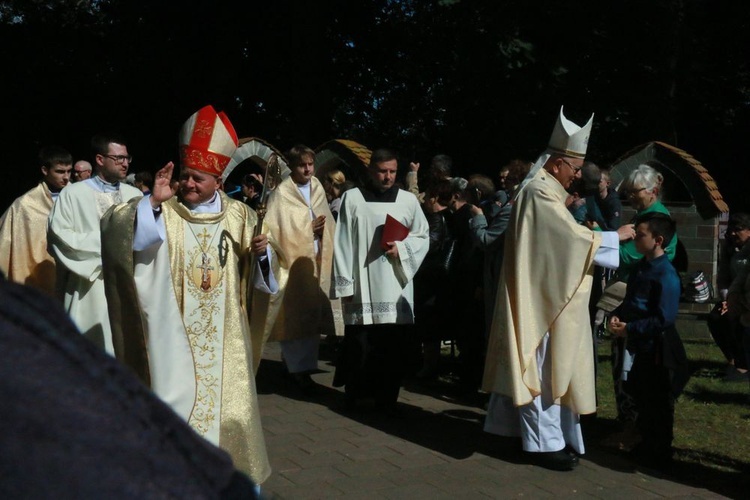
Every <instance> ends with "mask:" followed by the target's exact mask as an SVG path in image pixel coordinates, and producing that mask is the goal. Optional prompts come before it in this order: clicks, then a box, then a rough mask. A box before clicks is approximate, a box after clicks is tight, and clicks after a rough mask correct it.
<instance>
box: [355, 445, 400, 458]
mask: <svg viewBox="0 0 750 500" xmlns="http://www.w3.org/2000/svg"><path fill="white" fill-rule="evenodd" d="M346 456H347V457H349V458H351V459H352V460H354V461H364V460H374V459H378V458H389V457H395V456H401V455H400V454H399V453H397V452H396V451H394V450H393V449H391V448H389V447H387V446H363V447H359V448H357V449H356V450H352V451H348V452H347V453H346Z"/></svg>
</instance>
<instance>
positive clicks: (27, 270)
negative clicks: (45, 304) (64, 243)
mask: <svg viewBox="0 0 750 500" xmlns="http://www.w3.org/2000/svg"><path fill="white" fill-rule="evenodd" d="M50 211H52V195H51V194H50V191H49V188H48V187H47V184H45V183H44V182H40V183H39V185H38V186H37V187H35V188H34V189H32V190H30V191H28V192H27V193H26V194H24V195H23V196H20V197H19V198H17V199H16V201H14V202H13V204H12V205H11V206H10V207H9V208H8V210H6V212H5V213H4V214H3V216H2V218H0V271H2V272H3V273H4V274H5V276H6V277H7V278H8V279H9V280H11V281H15V282H16V283H21V284H22V285H30V286H33V287H35V288H38V289H39V290H42V291H44V292H47V293H48V294H49V295H52V296H54V295H55V259H54V258H53V257H52V256H51V255H50V254H49V252H47V219H48V218H49V213H50Z"/></svg>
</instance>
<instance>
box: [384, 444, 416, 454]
mask: <svg viewBox="0 0 750 500" xmlns="http://www.w3.org/2000/svg"><path fill="white" fill-rule="evenodd" d="M386 446H387V447H388V448H390V449H392V450H393V451H395V452H396V453H398V454H400V455H413V454H415V453H422V452H424V448H422V447H421V446H419V445H416V444H414V443H410V442H408V441H394V442H392V443H388V444H386Z"/></svg>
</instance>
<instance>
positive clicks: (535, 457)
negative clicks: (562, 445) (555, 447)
mask: <svg viewBox="0 0 750 500" xmlns="http://www.w3.org/2000/svg"><path fill="white" fill-rule="evenodd" d="M524 455H526V457H527V458H528V459H529V462H530V463H532V464H534V465H538V466H539V467H544V468H545V469H549V470H557V471H569V470H573V469H574V468H575V466H576V465H578V459H577V458H576V459H573V457H571V456H570V455H569V454H568V452H567V451H565V450H560V451H547V452H528V451H525V452H524Z"/></svg>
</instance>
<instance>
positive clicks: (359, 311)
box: [333, 189, 429, 325]
mask: <svg viewBox="0 0 750 500" xmlns="http://www.w3.org/2000/svg"><path fill="white" fill-rule="evenodd" d="M387 215H390V216H391V217H393V218H395V219H396V220H398V221H399V222H400V223H402V224H403V225H404V226H406V227H408V228H409V235H408V236H407V237H406V238H405V239H404V240H403V241H398V242H396V246H397V247H398V260H394V259H391V258H389V257H388V256H386V255H385V251H384V250H383V248H382V247H381V242H380V239H381V236H382V234H383V227H384V224H385V220H386V216H387ZM428 249H429V225H428V223H427V219H426V218H425V216H424V214H423V213H422V208H421V207H420V205H419V201H417V198H416V197H415V196H414V195H413V194H411V193H409V192H407V191H403V190H399V191H398V194H397V195H396V200H395V202H378V201H365V198H364V197H363V195H362V192H361V191H360V190H359V189H350V190H349V191H347V192H345V193H344V196H343V198H342V202H341V211H340V212H339V219H338V222H337V224H336V235H335V237H334V252H333V256H334V280H335V283H334V290H335V294H336V296H337V297H352V298H351V299H350V300H349V301H348V302H344V323H345V324H347V325H378V324H411V323H414V282H413V278H414V275H415V274H416V272H417V270H418V269H419V266H420V265H421V263H422V261H423V260H424V258H425V256H426V255H427V250H428Z"/></svg>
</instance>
